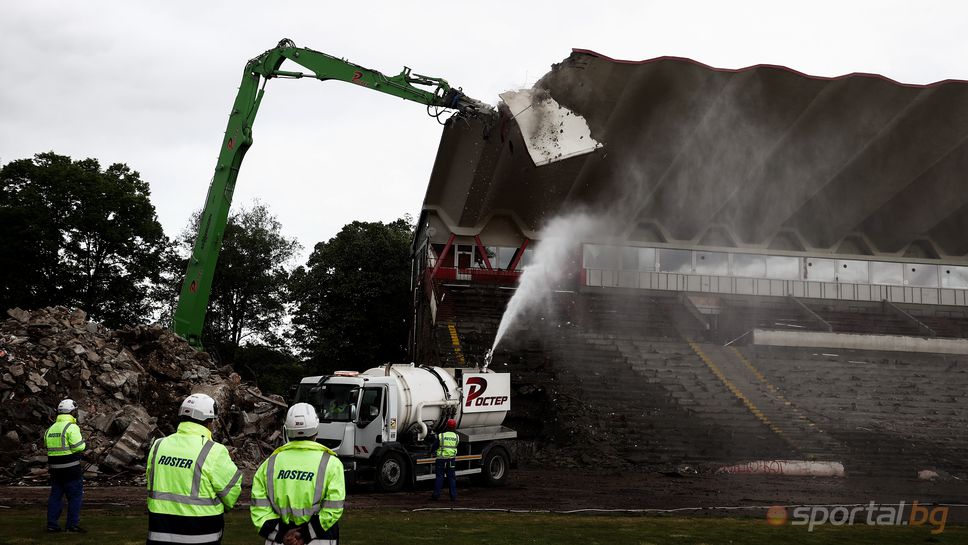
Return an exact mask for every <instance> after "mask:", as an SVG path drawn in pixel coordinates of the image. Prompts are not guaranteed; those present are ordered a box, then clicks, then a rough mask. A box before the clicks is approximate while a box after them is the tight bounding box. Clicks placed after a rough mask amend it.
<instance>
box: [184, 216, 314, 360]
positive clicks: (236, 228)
mask: <svg viewBox="0 0 968 545" xmlns="http://www.w3.org/2000/svg"><path fill="white" fill-rule="evenodd" d="M199 217H200V214H196V216H195V218H194V220H193V222H192V227H191V228H190V229H188V230H186V232H185V233H183V234H182V237H181V244H182V249H183V253H184V254H185V255H186V256H187V255H188V254H189V252H191V248H192V245H193V244H194V241H195V238H196V234H197V233H198V218H199ZM281 231H282V225H281V224H280V223H279V221H278V220H277V219H276V217H275V216H273V215H272V214H271V213H270V212H269V209H268V208H267V207H266V206H265V205H264V204H260V203H258V202H257V203H255V204H254V205H253V206H251V207H248V208H243V209H241V210H239V211H237V212H234V213H232V215H230V216H229V219H228V223H227V224H226V226H225V232H224V234H223V235H222V251H221V253H220V254H219V258H218V265H216V267H215V275H214V276H213V278H212V293H211V296H210V298H209V304H208V313H207V314H206V318H205V327H204V329H203V332H202V342H203V344H204V345H205V346H206V348H208V349H209V350H214V351H216V352H217V353H218V355H219V356H220V357H222V358H223V359H224V360H226V361H228V362H232V361H233V360H234V358H235V354H236V351H237V349H238V348H239V346H241V345H242V344H243V343H245V342H253V343H263V344H266V345H269V346H276V347H278V346H281V344H282V343H283V341H282V336H281V329H282V326H283V325H284V324H285V322H286V318H287V308H286V304H287V301H288V291H287V288H288V282H289V269H290V266H291V264H292V261H293V259H294V258H295V256H296V254H297V253H298V252H299V251H300V250H301V248H302V247H301V246H300V245H299V243H298V242H297V241H296V240H295V239H288V238H286V237H284V236H283V235H282V232H281ZM184 264H185V262H183V263H182V267H181V271H182V274H180V275H178V276H177V282H178V288H176V289H180V285H181V281H182V279H183V278H184V270H185V268H184Z"/></svg>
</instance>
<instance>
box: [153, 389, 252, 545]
mask: <svg viewBox="0 0 968 545" xmlns="http://www.w3.org/2000/svg"><path fill="white" fill-rule="evenodd" d="M217 414H218V407H217V405H216V404H215V400H214V399H212V398H211V397H209V396H207V395H205V394H192V395H190V396H188V397H187V398H185V401H183V402H182V404H181V407H180V408H179V409H178V416H179V419H180V422H179V424H178V430H177V431H176V432H175V433H173V434H171V435H169V436H167V437H163V438H161V439H158V440H157V441H155V442H154V444H153V445H152V446H151V449H150V450H149V451H148V467H147V470H146V472H145V476H146V478H147V479H148V541H147V544H148V545H161V544H163V543H193V544H210V545H217V544H219V543H221V542H222V531H223V530H224V529H225V518H224V513H225V510H226V509H231V508H232V506H234V505H235V501H236V500H237V499H238V498H239V494H240V493H241V492H242V472H241V471H239V468H238V467H236V465H235V463H234V462H232V458H231V457H230V456H229V451H228V450H227V449H226V448H225V446H224V445H222V444H221V443H216V442H215V441H213V440H212V429H214V427H215V422H216V420H215V418H216V416H217Z"/></svg>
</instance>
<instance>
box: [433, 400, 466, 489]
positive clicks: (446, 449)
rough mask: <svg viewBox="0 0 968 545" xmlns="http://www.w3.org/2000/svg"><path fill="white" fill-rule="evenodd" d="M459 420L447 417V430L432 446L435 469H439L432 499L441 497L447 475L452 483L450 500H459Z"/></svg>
mask: <svg viewBox="0 0 968 545" xmlns="http://www.w3.org/2000/svg"><path fill="white" fill-rule="evenodd" d="M456 429H457V421H456V420H454V419H453V418H448V419H447V431H445V432H444V433H441V434H440V435H438V436H437V438H436V439H435V440H434V443H433V445H432V446H431V448H432V450H435V453H436V456H437V459H436V460H435V461H434V469H435V470H436V471H437V478H436V480H434V493H433V495H431V496H430V499H432V500H438V499H440V488H441V486H442V485H443V484H444V483H443V481H444V475H445V474H446V476H447V481H448V484H449V485H450V501H457V474H456V470H455V468H454V464H455V462H456V459H457V444H458V443H459V442H460V438H458V437H457V432H456V431H454V430H456Z"/></svg>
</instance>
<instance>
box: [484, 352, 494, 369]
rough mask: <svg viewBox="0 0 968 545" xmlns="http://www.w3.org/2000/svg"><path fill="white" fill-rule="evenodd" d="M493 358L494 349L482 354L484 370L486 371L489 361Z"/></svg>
mask: <svg viewBox="0 0 968 545" xmlns="http://www.w3.org/2000/svg"><path fill="white" fill-rule="evenodd" d="M493 358H494V349H493V348H491V349H488V351H487V352H485V353H484V369H487V368H488V367H489V366H490V365H491V360H492V359H493Z"/></svg>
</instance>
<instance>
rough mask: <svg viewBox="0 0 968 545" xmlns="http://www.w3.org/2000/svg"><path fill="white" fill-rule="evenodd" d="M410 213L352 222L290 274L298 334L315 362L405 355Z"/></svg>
mask: <svg viewBox="0 0 968 545" xmlns="http://www.w3.org/2000/svg"><path fill="white" fill-rule="evenodd" d="M412 233H413V226H412V225H411V221H410V218H409V217H407V218H404V219H399V220H396V221H394V222H391V223H382V222H375V223H367V222H359V221H355V222H353V223H350V224H348V225H346V226H344V227H343V229H342V230H341V231H340V232H339V233H338V234H337V235H336V236H335V237H333V238H332V239H330V240H329V241H328V242H320V243H319V244H317V245H316V247H315V249H314V250H313V253H312V255H311V256H310V257H309V261H308V263H307V264H306V266H305V267H300V268H298V269H296V270H295V271H294V272H293V275H292V282H291V286H292V288H291V291H292V296H293V301H294V305H295V308H294V310H293V319H292V323H293V329H294V331H293V339H294V344H295V345H296V347H298V348H299V349H300V350H301V351H302V353H303V355H304V356H306V357H307V358H308V359H309V360H310V362H309V363H310V367H315V368H316V369H317V370H323V368H325V370H332V369H333V368H340V369H356V370H362V369H366V368H367V367H369V366H371V365H373V364H380V363H384V362H387V361H397V362H399V361H402V359H403V358H404V357H406V354H407V351H406V341H407V332H408V317H409V310H410V238H411V236H412Z"/></svg>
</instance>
